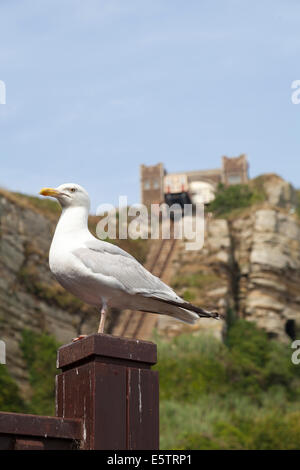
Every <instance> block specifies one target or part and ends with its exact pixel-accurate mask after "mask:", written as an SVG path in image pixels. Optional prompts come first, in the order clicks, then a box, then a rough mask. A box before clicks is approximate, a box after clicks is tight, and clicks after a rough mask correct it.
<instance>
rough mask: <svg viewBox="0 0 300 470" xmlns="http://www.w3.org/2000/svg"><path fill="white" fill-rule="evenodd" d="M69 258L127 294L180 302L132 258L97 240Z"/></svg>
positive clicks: (165, 286) (167, 288)
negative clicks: (80, 263) (75, 259)
mask: <svg viewBox="0 0 300 470" xmlns="http://www.w3.org/2000/svg"><path fill="white" fill-rule="evenodd" d="M73 254H74V255H75V256H76V257H77V258H79V259H80V261H81V262H82V263H83V264H84V265H85V267H86V268H88V269H89V270H91V271H92V273H93V274H95V275H97V274H98V275H100V276H101V277H102V278H103V276H104V277H106V278H107V280H108V281H111V282H113V283H114V284H115V286H116V287H118V288H120V289H122V290H124V291H125V292H127V293H128V294H132V295H134V294H139V295H143V296H146V297H152V296H153V297H156V298H161V299H165V300H175V301H177V302H178V301H179V302H181V301H183V300H182V299H180V297H178V296H177V295H176V293H175V292H174V291H173V290H172V289H171V288H170V287H168V286H167V285H166V284H164V283H163V282H162V281H161V280H160V279H159V278H158V277H156V276H153V274H151V273H150V272H149V271H147V270H146V269H145V268H144V267H143V266H142V265H141V264H140V263H139V262H138V261H137V260H136V259H135V258H134V257H133V256H131V255H129V254H128V253H127V252H126V251H124V250H122V249H121V248H119V247H118V246H116V245H112V244H111V243H107V242H103V241H101V240H95V241H89V242H87V243H86V244H85V246H84V247H83V248H78V249H76V250H74V251H73Z"/></svg>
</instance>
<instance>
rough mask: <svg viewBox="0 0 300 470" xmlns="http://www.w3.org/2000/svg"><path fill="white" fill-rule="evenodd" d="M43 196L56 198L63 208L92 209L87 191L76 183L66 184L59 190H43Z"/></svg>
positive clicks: (58, 188)
mask: <svg viewBox="0 0 300 470" xmlns="http://www.w3.org/2000/svg"><path fill="white" fill-rule="evenodd" d="M40 194H41V195H42V196H51V197H55V198H56V199H57V200H58V202H59V204H60V205H61V207H63V208H67V207H86V208H87V209H88V210H89V208H90V198H89V195H88V193H87V192H86V190H85V189H84V188H83V187H82V186H79V184H75V183H64V184H61V185H60V186H58V187H57V188H43V189H41V191H40Z"/></svg>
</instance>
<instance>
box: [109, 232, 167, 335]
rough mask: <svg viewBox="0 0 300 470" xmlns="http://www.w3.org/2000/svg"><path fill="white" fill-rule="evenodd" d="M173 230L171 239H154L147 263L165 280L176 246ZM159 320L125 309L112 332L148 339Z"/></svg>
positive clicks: (150, 314) (154, 272) (151, 315)
mask: <svg viewBox="0 0 300 470" xmlns="http://www.w3.org/2000/svg"><path fill="white" fill-rule="evenodd" d="M172 226H173V224H172ZM172 230H173V227H172ZM172 230H171V238H170V239H162V240H152V246H151V249H150V252H149V255H148V262H146V263H145V267H146V269H148V270H149V271H150V272H151V273H152V274H154V275H155V276H157V277H159V278H160V279H162V280H163V281H164V280H165V274H166V271H167V267H168V265H169V263H170V261H171V259H172V255H173V253H174V249H175V246H176V239H175V238H174V237H173V235H172ZM165 281H166V282H168V281H167V280H165ZM157 320H158V317H157V315H155V314H153V313H146V312H140V311H133V310H125V311H123V312H122V313H121V315H120V319H119V321H118V323H117V325H116V326H115V327H114V329H113V331H112V334H114V335H118V336H125V337H128V338H138V339H148V338H149V337H150V336H151V333H152V331H153V329H154V328H155V326H156V323H157Z"/></svg>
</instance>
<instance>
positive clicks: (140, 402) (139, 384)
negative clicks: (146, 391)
mask: <svg viewBox="0 0 300 470" xmlns="http://www.w3.org/2000/svg"><path fill="white" fill-rule="evenodd" d="M138 389H139V414H140V423H141V422H142V411H143V407H142V387H141V369H139V383H138Z"/></svg>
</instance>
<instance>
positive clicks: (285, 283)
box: [159, 175, 300, 341]
mask: <svg viewBox="0 0 300 470" xmlns="http://www.w3.org/2000/svg"><path fill="white" fill-rule="evenodd" d="M252 185H253V186H255V187H256V188H257V187H259V188H260V190H261V191H262V193H263V194H264V198H263V200H261V201H260V202H259V203H257V204H254V205H252V206H250V207H248V208H245V209H242V210H235V211H232V212H231V213H229V214H226V217H222V216H219V217H218V218H216V217H213V216H212V214H207V218H206V233H205V244H204V248H203V249H202V250H201V251H200V252H191V251H185V250H184V245H183V243H182V242H179V245H180V246H179V248H178V250H177V257H176V259H175V261H174V266H173V270H174V276H173V281H172V284H173V287H174V288H176V289H177V290H178V291H179V292H180V293H181V294H182V295H183V296H184V297H185V298H186V299H187V300H190V301H193V302H194V303H199V305H205V306H206V307H208V308H216V307H217V308H218V309H219V311H220V313H222V314H223V315H224V316H226V315H228V313H229V314H230V313H232V314H235V315H236V316H239V317H243V318H246V319H248V320H250V321H254V322H256V324H257V325H258V326H259V327H261V328H264V329H265V330H266V331H267V332H268V334H269V336H270V337H276V338H278V339H280V340H281V341H291V339H294V338H295V337H296V334H297V329H298V328H299V325H300V294H299V281H300V219H299V216H298V214H297V192H296V191H295V190H294V189H293V187H292V186H291V185H290V184H289V183H287V182H286V181H284V180H283V179H282V178H280V177H278V176H276V175H264V176H262V177H260V178H257V179H256V180H254V181H253V182H252ZM225 328H226V325H225V322H219V323H216V322H212V321H210V320H207V321H206V320H205V321H201V322H199V323H198V324H197V325H196V326H194V327H192V328H189V327H186V326H184V327H182V326H181V325H180V324H174V323H173V324H172V323H171V322H170V321H169V319H165V318H162V319H160V321H159V330H162V331H164V332H169V334H171V335H172V334H177V333H178V331H182V330H191V331H198V330H200V329H205V330H207V329H210V330H211V331H212V332H213V334H214V335H215V336H219V337H220V336H222V335H223V333H224V329H225Z"/></svg>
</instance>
